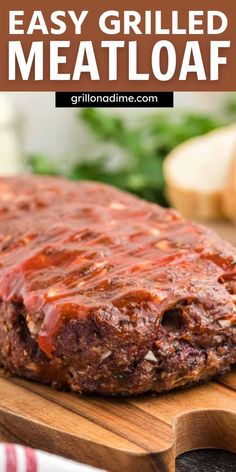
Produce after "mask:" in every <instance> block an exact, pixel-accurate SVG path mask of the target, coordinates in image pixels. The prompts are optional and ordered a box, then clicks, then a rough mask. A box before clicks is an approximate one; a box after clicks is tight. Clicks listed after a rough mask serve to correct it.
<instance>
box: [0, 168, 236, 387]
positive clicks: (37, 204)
mask: <svg viewBox="0 0 236 472" xmlns="http://www.w3.org/2000/svg"><path fill="white" fill-rule="evenodd" d="M235 293H236V255H235V251H234V250H233V249H232V248H231V246H230V245H228V244H227V243H223V242H222V241H221V240H219V238H217V237H216V236H215V234H214V233H212V232H211V231H209V230H207V229H204V228H203V227H201V226H198V225H195V224H193V223H188V222H185V221H184V220H183V219H182V218H181V217H180V216H179V215H178V214H177V213H176V212H175V211H173V210H166V209H163V208H161V207H158V206H157V205H152V204H150V203H146V202H143V201H141V200H139V199H137V198H135V197H133V196H130V195H128V194H125V193H123V192H120V191H118V190H116V189H113V188H111V187H108V186H105V185H102V184H96V183H88V182H84V183H79V184H77V183H72V182H67V181H63V180H60V179H49V178H46V179H44V178H43V179H40V178H36V177H33V176H31V177H20V178H15V179H14V178H13V179H1V180H0V298H1V299H2V305H1V307H2V308H1V316H0V344H1V346H2V348H1V349H2V356H1V357H2V364H3V365H4V366H5V368H7V369H9V370H11V371H14V372H16V373H20V375H26V376H28V377H30V378H34V379H38V380H41V381H44V382H49V383H54V385H55V386H58V387H62V386H63V387H69V388H71V389H73V390H75V391H98V392H103V393H112V394H115V393H123V394H131V393H133V394H136V393H141V392H143V391H146V390H154V391H161V390H164V389H170V388H174V387H176V386H179V385H184V384H189V383H192V382H195V381H196V380H201V379H205V378H207V377H208V376H210V375H214V374H215V373H217V372H220V371H224V369H226V368H227V367H228V366H229V365H230V364H231V363H233V362H235V360H236V354H235V345H236V339H235V325H236V312H235ZM13 319H14V320H15V321H14V323H13V322H12V321H11V323H13V324H12V325H11V326H12V329H9V320H13ZM4 332H7V335H6V336H5V337H4V335H3V333H4ZM14 333H18V334H17V335H16V334H14ZM9 346H10V348H9ZM20 346H21V347H22V346H24V348H23V347H22V348H21V347H20ZM22 349H23V350H22ZM24 351H25V352H26V354H24ZM22 352H23V354H22ZM30 365H31V367H30Z"/></svg>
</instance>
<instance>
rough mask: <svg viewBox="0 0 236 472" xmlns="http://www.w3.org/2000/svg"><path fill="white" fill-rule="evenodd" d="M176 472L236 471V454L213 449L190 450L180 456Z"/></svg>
mask: <svg viewBox="0 0 236 472" xmlns="http://www.w3.org/2000/svg"><path fill="white" fill-rule="evenodd" d="M176 472H236V455H235V454H231V453H230V452H226V451H218V450H213V449H209V450H204V451H193V452H188V453H187V454H182V455H181V456H179V457H178V459H177V461H176Z"/></svg>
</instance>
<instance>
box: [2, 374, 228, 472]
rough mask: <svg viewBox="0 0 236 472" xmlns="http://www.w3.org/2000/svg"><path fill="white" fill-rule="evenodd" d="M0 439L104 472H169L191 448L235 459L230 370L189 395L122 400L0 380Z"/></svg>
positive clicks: (148, 396)
mask: <svg viewBox="0 0 236 472" xmlns="http://www.w3.org/2000/svg"><path fill="white" fill-rule="evenodd" d="M0 434H2V435H3V437H2V438H1V437H0V439H3V438H4V439H5V440H8V441H9V440H10V441H14V442H17V443H21V444H27V445H30V446H33V447H36V448H39V449H43V450H45V451H49V452H52V453H56V454H59V455H62V456H65V457H69V458H72V459H75V460H77V461H80V462H84V463H87V464H90V465H93V466H97V467H100V468H103V469H106V470H109V471H111V472H154V471H155V472H157V471H159V472H173V471H174V470H175V457H176V456H178V455H179V454H181V453H183V452H186V451H189V450H192V449H199V448H209V447H210V448H223V449H227V450H229V451H232V452H235V453H236V370H235V371H234V372H231V373H230V374H228V375H226V376H225V377H222V378H221V379H218V381H212V382H209V383H207V384H204V385H199V386H197V387H193V388H191V389H186V390H181V391H178V392H177V391H176V392H172V393H168V394H163V395H158V396H152V395H145V396H142V397H139V398H133V399H124V400H116V399H107V398H98V397H95V396H86V397H80V396H76V395H74V394H69V393H63V392H56V391H54V390H53V389H51V388H49V387H44V386H42V385H39V384H36V383H31V382H27V381H23V380H20V379H16V378H10V377H9V378H8V377H4V376H3V374H1V373H0Z"/></svg>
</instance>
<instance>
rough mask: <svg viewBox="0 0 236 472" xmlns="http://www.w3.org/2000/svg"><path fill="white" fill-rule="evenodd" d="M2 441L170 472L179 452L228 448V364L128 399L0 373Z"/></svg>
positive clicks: (235, 394)
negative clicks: (173, 387)
mask: <svg viewBox="0 0 236 472" xmlns="http://www.w3.org/2000/svg"><path fill="white" fill-rule="evenodd" d="M226 225H227V224H226ZM228 230H229V228H226V226H225V225H223V226H222V225H221V226H220V229H219V227H218V232H219V233H221V234H222V235H223V233H224V236H225V237H227V239H230V240H231V242H234V243H235V244H236V228H234V227H231V230H232V231H231V232H230V234H229V231H228ZM5 440H8V441H14V442H17V443H21V444H26V445H30V446H32V447H36V448H39V449H42V450H45V451H48V452H52V453H56V454H59V455H62V456H65V457H69V458H72V459H75V460H77V461H80V462H84V463H87V464H90V465H93V466H97V467H100V468H103V469H106V470H109V471H110V472H174V470H175V458H176V457H177V456H178V455H179V454H182V453H183V452H186V451H190V450H194V449H201V448H220V449H226V450H228V451H231V452H234V453H236V370H232V371H231V372H230V373H228V374H227V375H225V376H224V377H220V378H218V379H215V380H213V381H211V382H208V383H206V384H202V385H198V386H195V387H192V388H190V389H185V390H179V391H175V392H171V393H166V394H162V395H157V396H154V395H144V396H141V397H137V398H130V399H109V398H101V397H100V398H99V397H96V396H84V397H83V396H78V395H74V394H69V393H64V392H57V391H54V390H53V389H51V388H49V387H45V386H42V385H40V384H37V383H33V382H27V381H25V380H22V379H19V378H15V377H10V376H9V377H6V376H4V374H3V373H2V372H1V371H0V441H5Z"/></svg>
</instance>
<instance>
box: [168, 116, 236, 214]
mask: <svg viewBox="0 0 236 472" xmlns="http://www.w3.org/2000/svg"><path fill="white" fill-rule="evenodd" d="M235 149H236V124H233V125H230V126H228V127H225V128H221V129H218V130H216V131H212V132H210V133H208V134H206V135H205V136H201V137H197V138H193V139H191V140H189V141H187V142H185V143H184V144H181V145H180V146H178V147H177V148H176V149H174V150H173V151H172V152H171V153H170V155H169V156H167V158H166V160H165V163H164V176H165V181H166V191H167V198H168V199H169V201H170V204H171V205H172V206H174V207H175V208H176V209H177V210H179V211H180V212H181V213H182V214H183V215H184V216H185V217H187V218H193V219H198V220H214V219H219V218H222V217H224V216H227V217H230V218H232V213H234V214H235V218H236V183H235V182H236V164H235V168H234V174H235V180H234V189H235V193H234V200H235V203H234V204H232V203H231V202H230V192H231V191H232V185H233V182H232V181H231V183H230V185H228V186H227V181H228V179H229V174H230V168H231V167H232V161H233V158H234V154H235ZM226 187H227V189H228V190H227V197H225V198H224V192H225V189H226ZM229 187H230V189H229Z"/></svg>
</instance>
